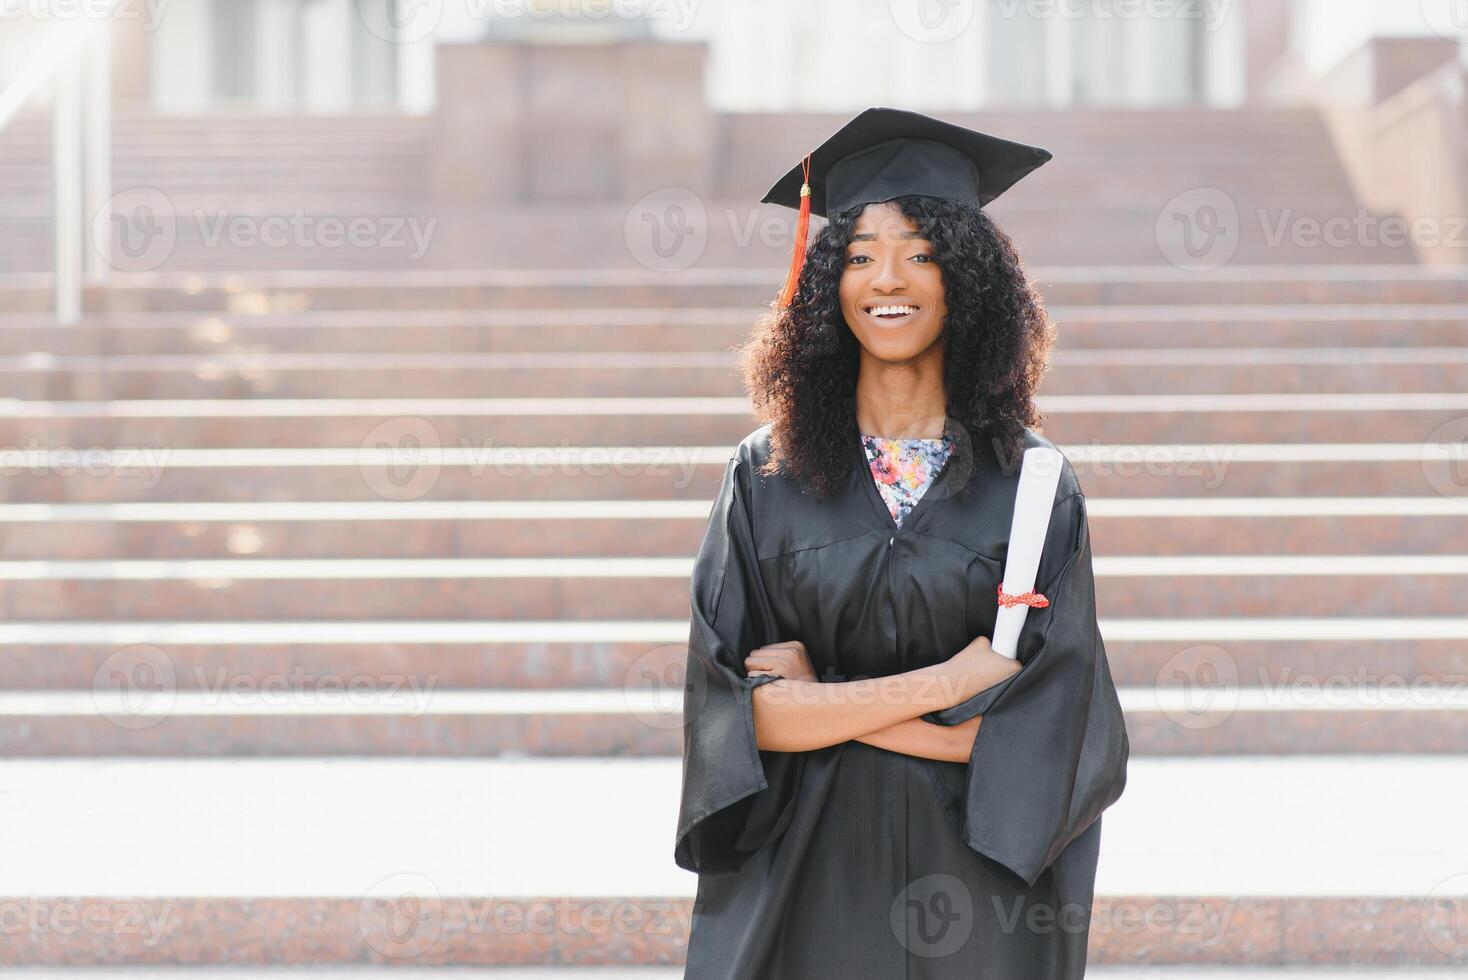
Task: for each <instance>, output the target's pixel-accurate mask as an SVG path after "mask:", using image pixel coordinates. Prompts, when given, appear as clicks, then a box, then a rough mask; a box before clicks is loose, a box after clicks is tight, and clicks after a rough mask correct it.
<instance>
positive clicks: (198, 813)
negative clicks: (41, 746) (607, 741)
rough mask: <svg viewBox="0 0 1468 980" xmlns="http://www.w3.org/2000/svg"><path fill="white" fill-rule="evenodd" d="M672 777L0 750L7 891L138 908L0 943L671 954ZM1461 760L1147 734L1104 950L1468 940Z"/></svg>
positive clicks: (550, 959) (1250, 955)
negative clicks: (1167, 748)
mask: <svg viewBox="0 0 1468 980" xmlns="http://www.w3.org/2000/svg"><path fill="white" fill-rule="evenodd" d="M678 779H679V763H678V762H677V760H675V759H624V760H615V761H608V760H603V759H562V760H519V761H509V760H452V761H451V760H419V759H413V760H409V759H403V760H388V759H378V760H363V759H331V760H322V759H292V760H156V759H150V760H126V759H113V760H106V759H85V760H82V759H79V760H59V761H58V760H46V761H44V762H43V761H8V762H5V763H0V785H4V786H5V787H6V792H5V793H3V794H0V820H3V821H4V823H5V825H6V826H7V827H8V828H9V829H10V832H9V833H7V834H5V835H3V836H0V866H3V867H5V868H6V884H5V889H4V890H5V893H6V894H8V895H14V896H28V897H27V898H24V899H8V900H6V904H7V905H14V906H16V907H17V908H20V909H24V910H26V911H27V914H28V915H32V916H40V917H41V919H42V921H49V920H50V919H53V918H56V917H58V916H61V915H70V916H72V917H73V918H72V919H71V920H69V921H75V917H77V916H80V915H81V914H82V913H84V912H85V913H86V915H87V917H88V921H92V920H93V917H95V916H99V915H100V916H102V917H103V921H108V919H107V917H108V916H111V917H112V921H116V922H117V923H118V925H117V926H116V927H114V928H110V929H85V930H84V929H67V930H59V929H56V930H48V931H45V932H43V933H36V932H25V933H19V934H16V935H13V936H12V937H10V939H9V940H8V941H7V943H6V945H5V946H4V947H3V949H4V954H3V955H4V957H5V961H6V963H7V964H8V965H35V964H49V965H63V964H64V965H67V966H98V965H108V966H122V965H135V964H136V965H145V964H165V963H166V964H172V965H178V966H193V965H204V964H223V963H226V962H228V963H229V964H230V965H232V966H253V967H261V966H266V965H268V966H272V967H280V966H286V965H302V966H305V965H312V966H326V965H337V966H347V965H349V964H350V965H360V964H369V963H370V964H388V963H402V964H404V965H415V966H424V967H426V966H440V965H468V964H475V965H489V964H516V965H520V966H528V965H536V964H552V963H556V964H560V965H561V966H563V967H564V966H565V965H566V964H575V965H577V966H591V965H599V964H609V963H616V964H619V965H656V964H662V965H675V964H677V963H679V962H681V960H682V957H683V951H684V948H685V944H686V936H687V924H688V922H689V917H690V912H691V901H692V897H693V892H694V885H695V883H696V879H695V878H694V876H693V875H691V874H689V873H688V872H685V871H683V870H682V869H679V868H677V867H676V866H675V865H674V864H673V862H672V839H673V824H674V818H675V815H676V812H677V802H678ZM1465 780H1468V759H1464V758H1459V757H1449V756H1431V757H1426V756H1412V755H1393V756H1377V755H1358V756H1342V757H1337V758H1326V757H1314V756H1280V757H1275V758H1262V759H1261V758H1246V759H1231V758H1222V757H1219V758H1209V759H1162V758H1138V759H1136V760H1134V761H1133V762H1132V763H1131V765H1130V766H1129V773H1128V785H1127V790H1126V793H1125V794H1124V795H1123V796H1122V798H1121V799H1120V800H1119V801H1118V802H1117V803H1116V804H1115V806H1113V807H1112V808H1111V809H1110V810H1108V811H1107V814H1106V816H1105V817H1104V820H1105V824H1104V830H1103V835H1102V856H1101V861H1100V868H1099V872H1098V876H1097V902H1096V905H1095V907H1094V909H1093V928H1092V935H1091V959H1092V962H1094V963H1096V964H1097V965H1117V966H1122V965H1125V966H1127V967H1128V968H1129V969H1136V968H1137V967H1138V966H1150V965H1163V964H1177V965H1182V964H1198V963H1208V964H1213V965H1217V966H1223V965H1233V966H1249V967H1261V966H1281V965H1310V966H1315V967H1324V966H1328V965H1338V966H1344V965H1347V964H1354V965H1361V966H1366V965H1373V964H1374V965H1377V966H1388V965H1389V966H1415V965H1432V966H1443V967H1448V966H1456V967H1460V966H1461V962H1462V957H1463V956H1464V955H1465V953H1468V950H1465V947H1464V940H1463V937H1462V935H1461V930H1459V931H1454V929H1453V928H1452V926H1453V922H1452V915H1453V913H1454V911H1455V909H1454V905H1455V904H1458V905H1461V902H1462V896H1464V894H1465V881H1464V875H1465V870H1468V844H1465V841H1464V838H1463V835H1462V834H1461V833H1459V832H1458V824H1459V822H1460V821H1459V820H1458V817H1459V813H1458V809H1459V808H1458V805H1457V803H1458V798H1459V795H1460V794H1459V791H1458V787H1460V786H1461V785H1462V784H1463V783H1464V781H1465ZM527 799H533V800H536V801H537V805H536V806H535V807H526V806H523V805H521V803H522V801H524V800H527ZM609 800H617V801H620V803H619V804H618V805H615V806H608V805H607V801H609ZM592 810H594V811H595V812H596V814H597V817H596V826H595V832H592V833H588V832H587V822H586V820H585V817H584V815H585V814H586V813H587V812H588V811H592ZM362 814H372V819H370V820H364V819H362ZM99 827H104V828H106V832H105V833H98V832H97V829H98V828H99ZM118 841H126V842H128V846H126V847H119V846H117V842H118ZM609 842H615V846H609ZM1343 855H1346V856H1348V857H1343ZM67 896H87V897H85V898H82V897H71V898H68V897H67ZM410 903H411V905H412V909H413V911H414V913H415V914H414V915H413V917H412V918H411V919H410V920H407V927H406V928H402V926H403V924H404V920H402V919H400V918H397V917H396V916H395V913H398V914H401V913H405V912H407V911H408V909H407V906H408V905H409V904H410ZM88 909H92V911H87V910H88ZM608 913H613V914H615V915H616V916H617V919H616V920H615V926H613V927H609V925H608V924H609V920H608V919H607V918H606V916H607V914H608ZM593 914H595V915H598V916H599V918H597V919H595V920H591V919H587V918H586V916H588V915H593ZM123 916H125V918H119V917H123ZM527 916H530V917H535V918H536V921H540V922H549V923H552V925H551V926H550V927H549V928H543V927H537V928H535V929H533V930H527V929H525V928H523V925H522V927H521V928H514V927H513V923H515V922H519V923H521V924H523V923H525V922H528V921H531V919H530V918H527ZM1139 917H1141V918H1139ZM56 921H60V920H59V919H56ZM1139 921H1145V922H1147V923H1150V924H1151V926H1150V927H1148V928H1145V929H1141V928H1136V927H1135V923H1137V922H1139ZM592 922H600V923H602V924H603V926H602V927H600V928H597V927H595V926H593V927H592V928H591V929H590V930H588V928H587V925H588V924H589V923H592ZM1127 922H1132V923H1133V925H1132V926H1130V927H1129V926H1127V925H1126V923H1127ZM123 923H126V924H127V927H126V928H123V927H122V926H123ZM285 924H288V926H287V925H285ZM507 924H509V925H508V927H507ZM395 926H397V927H398V928H394V927H395ZM1190 969H1191V967H1190ZM1190 975H1191V974H1190Z"/></svg>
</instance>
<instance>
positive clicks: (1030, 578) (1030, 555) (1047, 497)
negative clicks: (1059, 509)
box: [989, 446, 1064, 660]
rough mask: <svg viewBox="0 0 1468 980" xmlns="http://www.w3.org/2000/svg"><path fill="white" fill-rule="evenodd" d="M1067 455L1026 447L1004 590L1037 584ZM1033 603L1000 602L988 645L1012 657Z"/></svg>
mask: <svg viewBox="0 0 1468 980" xmlns="http://www.w3.org/2000/svg"><path fill="white" fill-rule="evenodd" d="M1063 460H1064V457H1063V456H1062V455H1061V454H1060V453H1058V452H1056V451H1055V450H1054V449H1049V448H1047V447H1044V446H1037V447H1035V448H1034V449H1026V450H1025V456H1024V462H1023V463H1022V464H1021V466H1020V471H1019V489H1018V490H1017V491H1016V492H1015V496H1014V520H1013V522H1012V523H1011V524H1010V526H1009V552H1008V555H1007V557H1006V558H1005V561H1004V592H1005V594H1006V595H1022V594H1024V593H1026V592H1029V591H1031V590H1032V589H1034V587H1035V575H1036V573H1037V572H1038V571H1039V569H1040V552H1041V551H1043V550H1044V548H1045V532H1046V531H1047V530H1048V529H1049V527H1050V510H1051V506H1052V505H1053V504H1054V503H1055V488H1056V487H1057V486H1059V485H1060V470H1061V467H1062V464H1063ZM995 602H996V603H997V602H998V598H997V597H996V598H995ZM1029 611H1030V607H1029V606H1027V605H1024V604H1022V603H1021V604H1019V605H1014V606H1002V605H1001V606H999V615H998V617H997V618H996V619H995V621H994V636H993V638H992V639H991V640H990V641H989V645H990V646H992V647H993V648H994V652H995V653H1001V654H1003V655H1004V656H1006V657H1008V658H1009V659H1011V660H1013V659H1014V658H1015V656H1016V650H1017V649H1018V647H1019V631H1020V629H1021V628H1022V627H1023V626H1024V624H1025V616H1026V615H1028V614H1029Z"/></svg>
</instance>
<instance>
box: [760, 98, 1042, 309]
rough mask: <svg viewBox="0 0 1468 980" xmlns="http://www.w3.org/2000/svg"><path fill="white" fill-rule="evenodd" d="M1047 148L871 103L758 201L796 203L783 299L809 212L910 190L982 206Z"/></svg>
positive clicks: (801, 255)
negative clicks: (788, 269) (795, 216)
mask: <svg viewBox="0 0 1468 980" xmlns="http://www.w3.org/2000/svg"><path fill="white" fill-rule="evenodd" d="M1050 157H1051V153H1050V151H1049V150H1045V149H1041V148H1040V147H1038V146H1028V145H1026V144H1024V143H1015V142H1011V141H1010V140H1006V139H1000V138H999V137H997V136H990V135H988V134H987V133H980V132H978V131H977V130H973V129H968V128H965V127H963V126H959V125H956V124H954V123H949V122H944V121H943V120H941V119H934V118H933V117H932V116H925V115H923V114H922V113H920V112H912V111H910V110H907V109H892V108H888V107H886V106H873V107H872V108H870V109H867V110H865V111H863V112H862V113H861V114H859V115H857V116H856V117H855V118H853V119H852V120H851V121H850V122H848V123H847V124H846V125H845V126H842V127H841V128H840V129H839V130H837V131H836V132H835V133H834V134H833V135H832V136H831V137H830V138H829V139H827V140H826V141H825V142H824V143H822V144H821V145H820V146H818V147H816V148H815V149H814V150H812V151H811V152H809V153H807V154H806V155H805V157H804V159H803V160H802V161H801V162H800V163H798V164H796V165H795V166H794V167H792V168H791V169H790V170H789V171H787V172H786V174H785V175H784V176H783V177H781V178H780V179H779V180H778V181H776V182H775V186H773V187H771V188H770V189H769V191H768V192H767V193H766V194H765V196H764V197H762V198H760V201H761V202H762V203H764V204H780V205H784V206H785V207H787V208H798V209H799V210H800V218H799V219H798V220H797V222H796V225H795V247H794V250H793V252H792V254H791V257H790V271H789V273H788V274H787V275H786V278H785V286H784V288H782V289H781V290H780V298H779V300H778V301H777V303H778V305H779V306H785V305H787V304H788V303H789V302H790V299H791V297H792V296H793V295H794V294H795V281H796V278H797V277H798V276H799V275H800V267H801V266H802V265H803V264H804V262H805V239H806V234H807V232H808V230H809V227H810V215H811V214H812V213H814V214H818V215H820V216H821V217H826V216H827V215H828V214H831V213H835V212H838V211H843V210H845V209H846V208H849V207H853V206H855V205H857V204H876V203H879V202H881V201H890V200H892V199H893V198H894V197H902V196H904V195H907V194H921V195H925V196H928V197H940V198H946V199H948V200H954V201H962V202H964V203H967V204H972V205H974V206H975V207H980V208H981V207H983V206H984V205H986V204H988V203H989V202H990V201H992V200H994V199H995V198H996V197H998V196H999V195H1000V194H1002V193H1004V192H1005V191H1006V190H1008V189H1009V188H1010V187H1011V186H1013V185H1014V184H1015V183H1016V182H1017V181H1019V180H1020V178H1022V177H1024V176H1025V175H1026V174H1028V173H1029V172H1030V171H1032V170H1034V169H1035V168H1036V167H1039V166H1040V165H1041V164H1043V163H1045V162H1046V161H1047V160H1049V159H1050Z"/></svg>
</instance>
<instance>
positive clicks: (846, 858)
mask: <svg viewBox="0 0 1468 980" xmlns="http://www.w3.org/2000/svg"><path fill="white" fill-rule="evenodd" d="M1048 159H1049V154H1048V153H1047V152H1046V151H1044V150H1040V149H1038V148H1035V147H1027V146H1023V145H1022V144H1017V143H1010V142H1008V141H1004V140H998V139H995V138H994V137H991V136H987V135H985V134H982V133H975V132H973V131H972V130H968V129H964V128H963V127H959V126H954V125H952V124H949V123H945V122H941V121H939V120H936V119H932V118H930V117H928V116H923V115H920V114H917V113H911V112H904V111H900V110H895V109H886V108H875V109H869V110H867V111H866V112H864V113H862V114H861V115H860V116H858V117H857V118H856V119H854V120H853V121H852V122H851V123H848V124H847V126H846V127H844V128H843V129H842V130H841V131H840V132H838V133H837V134H836V135H834V136H833V137H832V138H831V139H830V140H828V141H827V142H826V143H824V144H822V146H821V147H819V148H817V149H816V150H814V151H812V153H811V154H810V155H809V156H808V157H807V158H806V160H805V161H804V163H803V165H802V166H800V167H798V168H796V169H794V170H792V171H791V172H790V173H788V174H786V175H785V177H784V178H782V179H781V182H780V183H777V184H776V185H775V187H774V188H772V189H771V191H770V194H769V195H767V196H766V198H765V200H766V201H774V202H777V203H782V204H787V205H790V206H795V204H796V203H797V202H798V204H799V205H800V206H801V211H802V214H801V221H800V222H799V224H798V225H797V243H796V255H795V257H794V259H793V260H792V265H791V273H790V276H789V278H788V279H787V283H786V289H785V290H784V291H783V292H782V295H781V298H780V301H779V303H778V304H777V305H776V307H775V309H773V310H772V311H771V313H770V314H769V315H768V316H767V317H765V318H764V320H763V321H762V322H761V324H760V325H759V328H758V329H757V331H756V334H755V336H754V337H753V339H752V340H751V342H750V343H749V345H748V346H747V347H746V348H744V350H743V351H742V355H743V356H742V362H743V365H744V372H745V378H746V383H747V384H748V386H749V388H750V391H751V394H752V398H753V401H754V404H755V406H756V409H757V410H758V411H759V412H760V414H761V416H762V418H764V419H765V420H766V421H765V423H764V424H763V425H761V426H760V428H758V429H756V430H755V431H754V432H752V433H750V434H749V436H747V437H746V438H745V439H744V440H743V441H742V442H741V443H740V445H739V447H738V448H737V449H736V451H735V453H734V456H733V458H731V459H730V460H729V463H728V466H727V467H726V469H725V472H724V478H723V483H722V485H721V487H720V491H719V496H718V499H717V500H716V502H715V505H714V509H713V513H712V515H711V518H710V521H709V526H708V530H707V532H706V534H705V536H704V540H703V544H702V547H701V548H700V549H699V555H698V558H697V561H696V563H695V568H694V573H693V579H692V587H691V595H692V606H693V617H692V625H691V629H690V635H689V655H688V680H687V688H686V691H685V703H684V715H685V721H684V724H685V728H684V753H683V787H682V806H681V811H680V814H679V820H678V834H677V842H676V846H675V860H676V861H677V863H678V864H679V865H680V866H681V867H684V868H687V869H689V870H692V871H696V872H698V875H699V878H698V893H697V897H696V899H695V903H694V918H693V923H692V929H691V932H690V937H689V947H688V966H687V971H686V973H685V976H686V977H688V978H690V980H708V978H715V977H718V978H726V977H727V978H735V977H737V978H748V980H826V978H831V980H836V978H840V980H860V978H873V980H877V978H880V980H889V978H898V977H902V978H960V977H963V978H972V977H985V978H991V980H1008V978H1014V980H1049V978H1065V980H1069V978H1075V977H1081V976H1082V975H1083V974H1084V971H1085V959H1086V946H1087V932H1088V928H1089V922H1090V905H1091V900H1092V895H1093V890H1094V884H1095V874H1096V863H1097V857H1098V853H1099V844H1100V832H1101V819H1100V817H1101V813H1102V811H1103V810H1105V809H1106V808H1107V807H1109V806H1110V805H1111V804H1112V803H1113V802H1115V800H1116V799H1117V798H1118V797H1119V796H1120V795H1121V792H1122V789H1123V787H1124V785H1125V780H1126V762H1127V758H1128V754H1129V744H1128V741H1127V736H1126V729H1125V724H1124V721H1123V717H1122V713H1121V707H1120V704H1119V702H1118V699H1117V694H1116V689H1115V686H1114V684H1113V683H1112V679H1111V673H1110V669H1109V667H1108V664H1107V661H1106V652H1105V648H1104V646H1103V644H1102V642H1101V637H1100V633H1099V631H1098V629H1097V626H1096V610H1095V588H1094V582H1093V579H1092V571H1091V550H1090V537H1089V531H1088V527H1087V522H1086V508H1085V496H1084V494H1083V493H1082V492H1081V489H1080V486H1079V483H1078V482H1077V479H1076V475H1075V473H1074V471H1073V470H1072V469H1071V467H1070V465H1069V464H1068V463H1066V464H1065V465H1064V468H1063V471H1062V473H1061V477H1060V484H1059V487H1058V489H1057V492H1056V497H1055V501H1054V505H1053V509H1052V513H1051V519H1050V524H1049V528H1048V530H1047V533H1046V539H1045V545H1044V550H1043V553H1042V557H1041V561H1040V566H1039V571H1038V574H1037V576H1036V580H1035V581H1036V586H1035V591H1034V592H1032V593H1027V594H1026V595H1024V596H1005V595H1003V594H1002V592H1001V591H1000V582H1001V581H1002V577H1003V575H1002V573H1003V569H1004V561H1005V555H1006V550H1007V543H1008V533H1009V527H1010V521H1011V518H1012V515H1013V509H1014V498H1015V489H1016V484H1017V481H1018V477H1019V461H1020V458H1021V453H1022V452H1023V450H1024V449H1026V448H1030V447H1033V446H1047V447H1050V446H1052V444H1051V443H1050V442H1049V440H1047V439H1045V438H1044V437H1043V436H1041V435H1039V434H1038V433H1037V432H1036V431H1035V429H1033V428H1031V426H1035V425H1037V424H1038V421H1039V416H1038V415H1037V413H1036V411H1035V408H1034V405H1033V402H1032V396H1033V392H1034V389H1035V387H1036V385H1037V383H1038V381H1039V379H1040V377H1041V375H1042V373H1043V371H1044V369H1045V367H1046V358H1047V356H1048V353H1049V351H1050V348H1051V345H1052V335H1053V331H1052V328H1051V326H1050V324H1049V323H1048V320H1047V318H1046V316H1045V313H1044V309H1043V306H1042V304H1041V302H1040V300H1039V298H1038V296H1036V294H1035V293H1034V292H1033V290H1032V289H1031V287H1030V285H1029V284H1028V282H1027V280H1026V277H1025V275H1024V273H1023V270H1022V268H1021V265H1020V262H1019V259H1018V257H1017V255H1016V253H1015V250H1014V248H1013V245H1012V244H1011V243H1010V241H1009V239H1008V238H1007V237H1006V236H1005V235H1004V234H1003V233H1002V232H1001V231H1000V230H999V229H998V228H997V227H996V226H995V225H994V224H993V223H992V222H991V221H990V219H989V218H988V216H987V215H986V214H984V213H983V212H982V211H981V210H980V208H981V207H982V206H983V205H984V204H987V203H988V202H989V201H991V200H993V198H994V197H995V196H997V195H998V194H999V193H1001V192H1002V191H1003V190H1005V189H1006V188H1007V187H1009V186H1010V185H1012V184H1013V183H1014V182H1015V181H1017V180H1019V179H1020V178H1021V177H1023V176H1024V175H1025V174H1026V173H1028V172H1029V171H1030V170H1033V169H1034V168H1035V167H1037V166H1039V165H1040V164H1042V163H1044V162H1045V161H1046V160H1048ZM809 213H815V214H820V215H824V216H825V217H827V219H828V224H827V225H826V227H825V228H823V229H822V230H821V231H820V233H819V234H818V235H816V237H815V239H814V241H813V242H812V243H811V245H810V249H809V254H808V256H807V255H806V254H805V252H804V248H803V246H804V237H805V236H804V225H805V221H806V220H807V215H808V214H809ZM1052 448H1053V447H1052ZM1001 601H1002V602H1005V603H1006V604H1013V603H1017V602H1022V603H1024V604H1025V605H1027V606H1028V607H1029V608H1028V611H1027V617H1026V620H1025V625H1024V629H1023V631H1022V632H1021V635H1020V641H1019V646H1018V650H1017V659H1014V660H1011V659H1009V658H1007V657H1004V656H1001V655H1000V654H998V653H995V652H994V651H993V650H992V649H991V648H990V646H989V642H988V639H987V638H988V637H989V636H990V635H992V631H993V626H994V621H995V617H996V614H997V609H998V604H999V602H1001Z"/></svg>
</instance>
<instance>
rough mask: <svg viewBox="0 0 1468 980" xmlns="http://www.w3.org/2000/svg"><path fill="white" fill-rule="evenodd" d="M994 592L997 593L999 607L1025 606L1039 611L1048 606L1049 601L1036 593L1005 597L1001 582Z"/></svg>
mask: <svg viewBox="0 0 1468 980" xmlns="http://www.w3.org/2000/svg"><path fill="white" fill-rule="evenodd" d="M996 591H997V592H998V593H999V605H1001V606H1019V605H1025V606H1031V607H1034V608H1036V609H1039V608H1042V607H1044V606H1048V605H1050V600H1049V599H1047V598H1045V597H1044V596H1043V595H1041V594H1040V593H1038V592H1025V593H1023V594H1021V595H1006V594H1005V592H1004V583H1003V582H1000V583H999V588H998V589H997V590H996Z"/></svg>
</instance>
